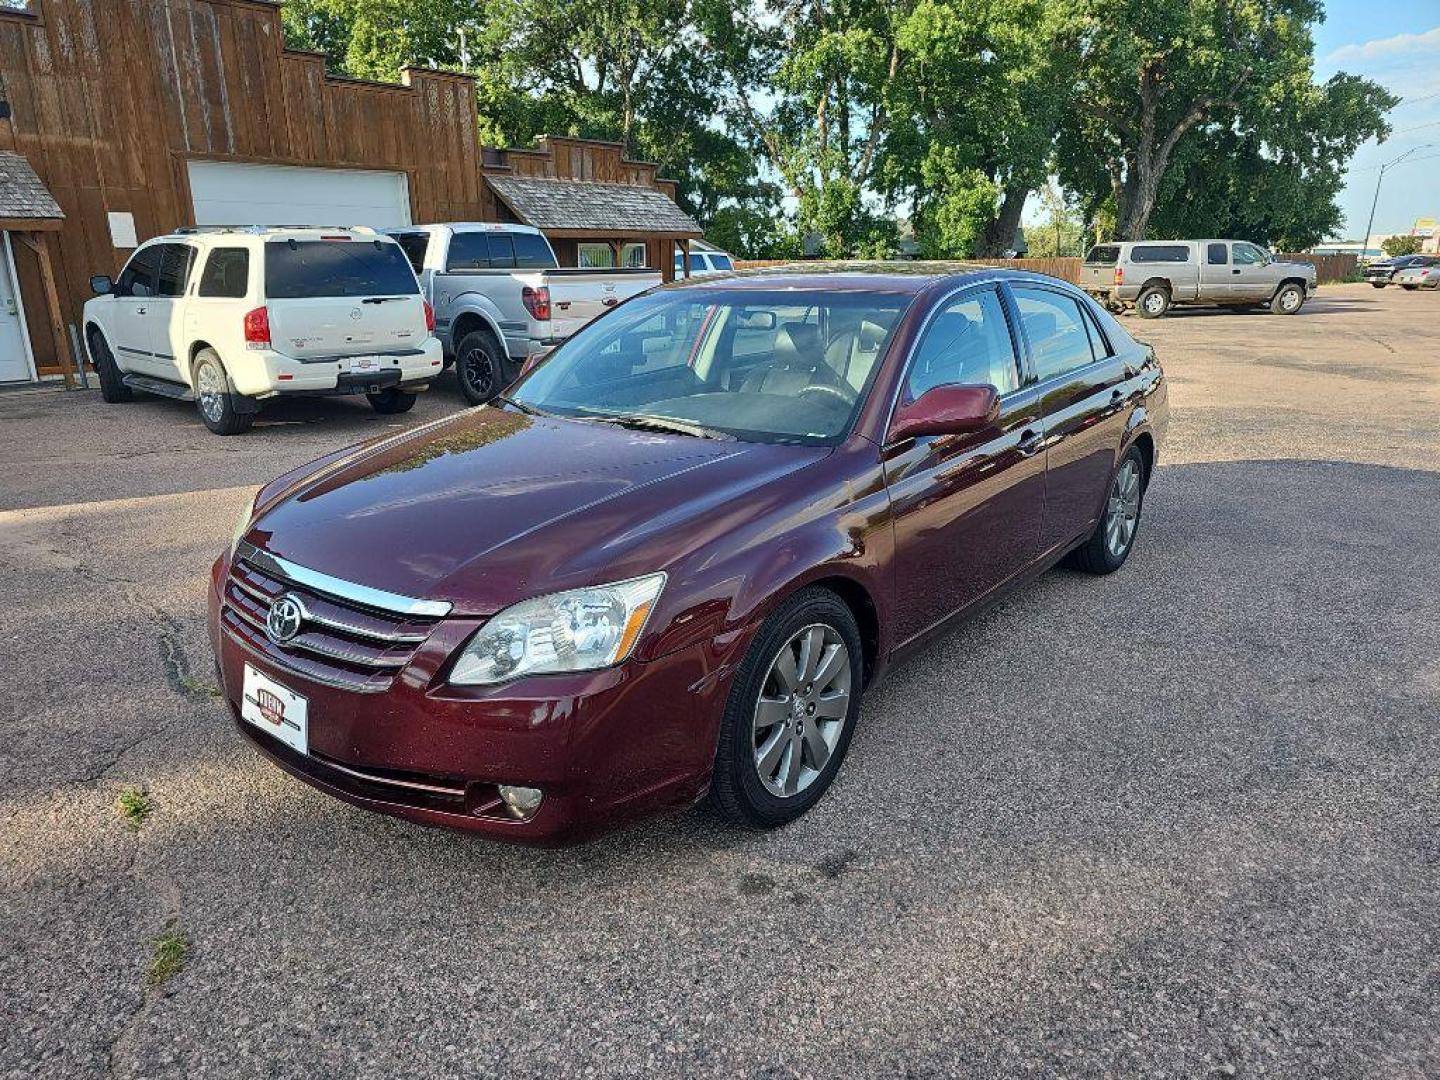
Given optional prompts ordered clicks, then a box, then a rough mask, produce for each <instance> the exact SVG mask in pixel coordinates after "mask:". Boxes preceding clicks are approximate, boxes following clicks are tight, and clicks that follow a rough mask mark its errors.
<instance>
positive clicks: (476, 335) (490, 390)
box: [455, 330, 509, 405]
mask: <svg viewBox="0 0 1440 1080" xmlns="http://www.w3.org/2000/svg"><path fill="white" fill-rule="evenodd" d="M507 370H508V364H507V363H506V357H505V350H504V348H502V347H501V345H500V342H498V341H496V340H495V335H494V334H492V333H491V332H490V331H489V330H472V331H471V332H470V333H468V334H466V335H465V336H464V337H463V338H462V339H461V340H460V347H459V348H458V349H456V350H455V374H456V376H457V377H458V378H459V380H460V392H461V393H462V394H464V395H465V400H466V401H468V402H470V404H471V405H484V404H485V403H486V402H487V401H489V400H490V399H491V398H493V397H494V396H495V395H496V394H498V393H500V391H501V390H503V389H505V387H506V386H507V385H508V382H509V380H508V379H507V378H506V372H507Z"/></svg>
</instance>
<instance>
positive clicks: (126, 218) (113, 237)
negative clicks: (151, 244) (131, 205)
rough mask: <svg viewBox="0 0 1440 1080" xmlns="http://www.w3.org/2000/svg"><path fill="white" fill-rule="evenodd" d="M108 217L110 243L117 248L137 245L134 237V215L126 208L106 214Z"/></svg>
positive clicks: (137, 242)
mask: <svg viewBox="0 0 1440 1080" xmlns="http://www.w3.org/2000/svg"><path fill="white" fill-rule="evenodd" d="M105 216H106V217H108V218H109V219H110V243H112V244H113V245H114V246H115V247H117V248H133V247H139V246H140V241H139V240H138V239H136V237H135V215H134V214H132V213H130V212H129V211H128V210H122V211H120V212H118V213H110V214H106V215H105Z"/></svg>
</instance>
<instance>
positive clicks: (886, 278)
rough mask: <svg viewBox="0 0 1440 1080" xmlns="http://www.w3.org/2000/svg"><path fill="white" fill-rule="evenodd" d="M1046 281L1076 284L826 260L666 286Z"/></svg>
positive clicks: (849, 288) (925, 265) (836, 287)
mask: <svg viewBox="0 0 1440 1080" xmlns="http://www.w3.org/2000/svg"><path fill="white" fill-rule="evenodd" d="M1001 279H1003V280H1016V281H1037V280H1041V281H1045V282H1047V283H1048V282H1051V281H1053V282H1055V283H1057V284H1060V285H1066V286H1068V287H1070V288H1071V289H1073V288H1075V286H1074V285H1073V284H1071V283H1070V282H1068V281H1062V280H1060V279H1059V278H1051V277H1049V276H1048V275H1045V274H1040V273H1037V272H1035V271H1032V270H1012V269H1007V268H1004V267H999V266H987V265H985V264H983V263H982V264H975V265H968V264H959V265H957V264H956V263H953V262H921V261H916V262H898V261H897V262H825V263H814V262H810V263H804V262H802V263H788V264H782V265H778V266H762V267H753V268H751V269H747V270H738V271H736V272H735V273H733V274H724V275H722V276H707V277H703V278H692V279H691V280H689V281H685V280H677V281H674V282H672V283H671V284H669V285H667V286H666V288H667V289H705V290H715V289H762V288H771V289H796V290H824V291H827V292H875V293H881V292H883V293H908V294H911V295H915V294H918V293H921V292H923V291H924V290H926V289H927V288H929V287H930V286H932V285H935V284H937V283H946V284H956V285H958V284H962V283H964V282H966V281H975V282H980V281H993V280H1001Z"/></svg>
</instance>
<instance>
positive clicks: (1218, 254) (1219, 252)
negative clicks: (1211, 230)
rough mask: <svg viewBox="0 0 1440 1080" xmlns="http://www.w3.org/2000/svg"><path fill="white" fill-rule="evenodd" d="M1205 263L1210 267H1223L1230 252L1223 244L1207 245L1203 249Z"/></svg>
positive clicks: (1227, 260) (1228, 258) (1228, 259)
mask: <svg viewBox="0 0 1440 1080" xmlns="http://www.w3.org/2000/svg"><path fill="white" fill-rule="evenodd" d="M1205 261H1206V262H1207V263H1209V264H1210V265H1211V266H1224V265H1225V264H1226V263H1228V262H1229V261H1230V252H1229V251H1227V250H1226V248H1225V245H1224V244H1209V245H1207V246H1206V248H1205Z"/></svg>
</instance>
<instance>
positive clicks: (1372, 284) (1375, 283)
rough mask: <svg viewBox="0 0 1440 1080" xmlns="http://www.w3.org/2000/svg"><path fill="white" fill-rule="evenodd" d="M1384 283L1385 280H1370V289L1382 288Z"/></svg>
mask: <svg viewBox="0 0 1440 1080" xmlns="http://www.w3.org/2000/svg"><path fill="white" fill-rule="evenodd" d="M1385 285H1386V282H1383V281H1372V282H1370V287H1371V288H1372V289H1383V288H1385Z"/></svg>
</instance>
